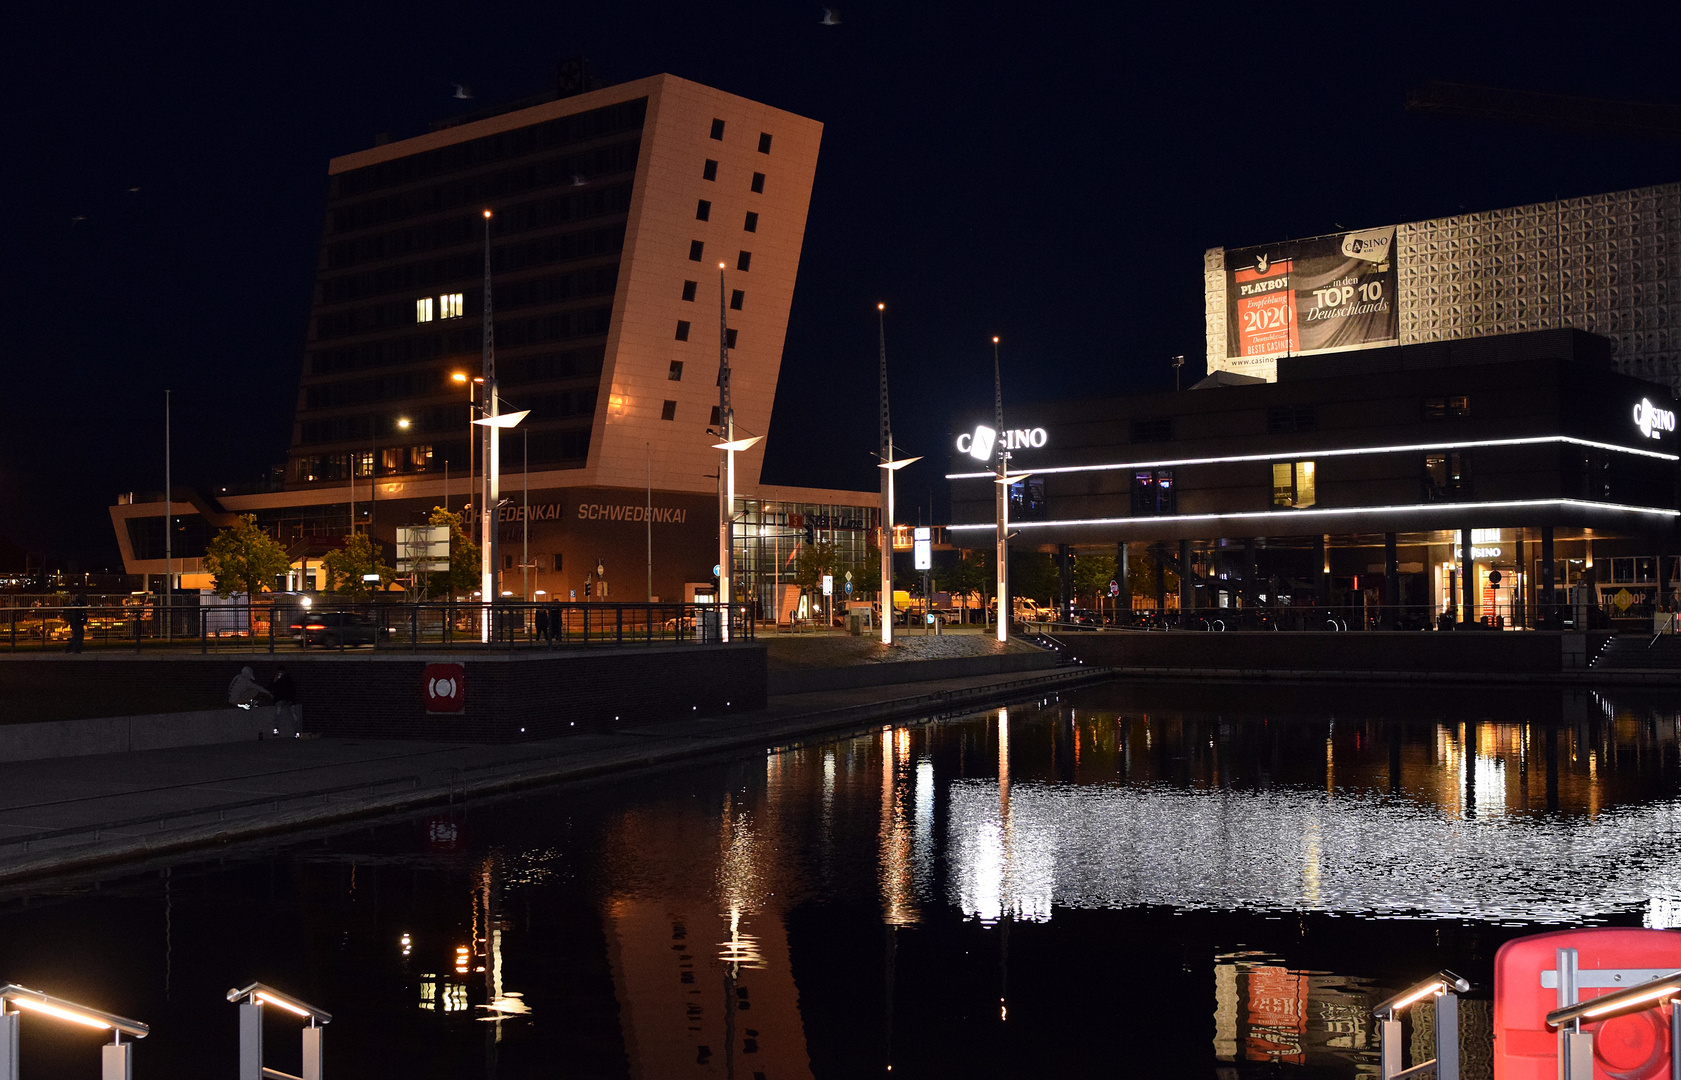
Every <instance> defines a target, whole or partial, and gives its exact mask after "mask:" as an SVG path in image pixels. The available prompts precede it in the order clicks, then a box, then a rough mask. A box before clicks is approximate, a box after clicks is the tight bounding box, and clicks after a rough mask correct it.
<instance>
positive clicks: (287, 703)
mask: <svg viewBox="0 0 1681 1080" xmlns="http://www.w3.org/2000/svg"><path fill="white" fill-rule="evenodd" d="M268 692H269V696H270V697H272V698H274V735H275V737H276V738H279V739H295V738H297V737H298V716H297V712H296V711H295V710H294V709H293V705H294V704H295V703H296V702H297V700H298V687H297V684H296V683H294V682H293V681H292V676H290V675H288V674H287V673H286V669H285V668H283V667H281V668H275V669H274V678H272V679H270V680H269V684H268Z"/></svg>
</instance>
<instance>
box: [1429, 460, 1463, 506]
mask: <svg viewBox="0 0 1681 1080" xmlns="http://www.w3.org/2000/svg"><path fill="white" fill-rule="evenodd" d="M1470 494H1471V455H1470V454H1469V453H1467V452H1465V451H1463V450H1458V451H1452V452H1450V453H1445V454H1426V455H1424V501H1425V502H1455V501H1458V500H1459V499H1462V498H1465V497H1467V496H1469V495H1470Z"/></svg>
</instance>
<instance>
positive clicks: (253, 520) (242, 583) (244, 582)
mask: <svg viewBox="0 0 1681 1080" xmlns="http://www.w3.org/2000/svg"><path fill="white" fill-rule="evenodd" d="M291 565H292V560H291V558H290V557H289V556H288V555H287V554H286V549H285V548H283V547H281V546H280V544H279V542H277V541H276V540H275V539H274V537H272V536H270V535H269V534H268V533H266V532H264V531H263V530H262V529H261V528H260V527H258V525H257V515H255V514H241V515H240V516H239V517H237V518H235V519H234V523H233V524H232V525H230V526H228V527H227V528H225V529H223V530H222V531H221V532H219V533H217V534H216V537H215V539H213V540H211V541H210V544H209V546H207V547H206V548H205V549H204V569H205V570H207V571H209V572H210V578H211V582H212V584H213V585H214V587H215V589H216V595H217V596H232V595H233V594H234V593H244V594H246V596H248V597H251V596H255V595H257V594H258V593H260V592H262V591H264V590H265V589H271V588H273V587H274V579H275V578H276V577H278V576H280V575H281V574H284V573H285V572H286V571H287V570H288V569H290V568H291Z"/></svg>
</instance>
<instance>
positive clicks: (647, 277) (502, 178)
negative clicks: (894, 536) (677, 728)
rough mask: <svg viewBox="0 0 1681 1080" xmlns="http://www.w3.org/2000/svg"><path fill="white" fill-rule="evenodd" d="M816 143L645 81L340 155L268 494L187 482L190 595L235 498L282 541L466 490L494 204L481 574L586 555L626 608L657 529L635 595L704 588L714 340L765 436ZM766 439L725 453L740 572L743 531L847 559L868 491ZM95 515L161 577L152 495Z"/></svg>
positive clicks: (577, 577)
mask: <svg viewBox="0 0 1681 1080" xmlns="http://www.w3.org/2000/svg"><path fill="white" fill-rule="evenodd" d="M821 135H822V125H821V124H819V123H817V122H816V121H813V120H809V119H806V118H804V117H800V116H796V115H794V114H792V113H789V112H785V111H782V110H780V109H775V108H772V107H770V106H768V105H763V104H759V103H757V102H754V101H749V100H747V99H745V98H741V97H737V96H735V95H732V94H727V93H724V92H723V91H720V90H715V89H712V88H710V87H706V86H701V85H699V84H697V83H693V82H689V81H687V80H684V79H679V78H676V77H674V76H671V75H658V76H654V77H652V78H647V79H641V80H638V81H635V82H630V83H625V84H622V85H619V86H613V87H608V88H605V89H599V90H587V91H585V92H582V93H575V94H570V95H568V96H556V97H554V98H553V99H552V100H544V101H542V102H540V103H537V104H529V103H528V104H526V105H525V106H524V107H516V108H511V109H508V110H505V111H500V112H493V113H490V114H486V115H481V116H479V117H477V118H472V119H468V120H465V121H462V122H454V123H451V124H449V125H447V126H439V127H438V128H437V129H436V130H434V131H432V132H430V133H429V134H426V135H421V136H418V137H416V138H410V139H404V140H400V141H395V142H387V143H385V144H383V145H376V146H374V147H371V148H369V149H366V150H362V151H359V152H357V153H353V154H347V155H345V156H343V157H339V158H334V159H333V160H332V161H331V162H330V163H329V165H328V170H327V172H328V185H327V200H326V216H325V221H324V223H323V228H322V238H321V247H320V253H319V256H318V259H317V264H316V271H315V294H314V301H313V305H312V310H311V313H310V324H309V331H308V338H307V343H306V345H305V348H304V354H303V358H302V359H303V374H302V380H301V385H300V388H299V393H298V403H297V414H296V419H295V423H294V427H293V434H292V447H291V450H290V453H289V455H288V458H287V461H286V465H285V474H284V482H283V484H282V488H283V490H279V491H271V492H264V493H253V494H242V495H229V496H226V497H222V498H220V499H216V500H211V499H209V498H206V497H203V496H201V495H200V494H197V493H194V494H192V495H190V496H189V497H190V498H191V500H192V501H191V502H187V499H183V500H182V501H183V502H184V503H186V505H185V506H184V507H178V508H176V509H177V511H178V512H179V511H182V510H184V511H185V512H186V514H187V518H188V519H196V520H184V521H181V522H177V526H176V529H177V532H176V535H177V537H178V538H179V542H178V543H177V549H176V555H177V556H178V557H179V556H182V555H185V556H186V557H187V558H186V560H185V562H184V564H183V566H178V567H177V568H176V569H177V570H182V569H185V570H186V572H187V573H188V575H189V576H188V579H187V580H186V584H187V585H188V586H189V587H191V586H192V585H193V584H195V583H197V582H196V581H195V580H194V579H193V578H192V576H191V575H192V574H193V572H194V571H196V570H197V565H196V558H195V556H197V555H198V554H200V553H202V544H203V539H204V536H205V535H207V534H208V533H209V532H211V531H212V530H213V529H214V527H215V526H216V525H218V524H219V523H220V522H221V520H222V519H225V518H226V517H228V516H231V515H232V514H233V513H236V512H256V513H258V515H259V518H260V520H262V522H263V523H264V524H265V525H266V526H268V527H269V528H271V529H272V530H273V531H275V532H276V533H277V534H278V535H279V536H280V537H281V538H282V540H284V541H286V542H288V543H289V544H291V545H292V546H293V547H294V549H295V554H297V555H298V556H300V558H302V557H307V556H308V555H309V554H310V553H311V550H312V545H313V548H314V549H316V550H315V553H316V554H319V550H321V549H324V548H326V547H330V546H332V545H334V544H335V543H337V542H339V541H340V539H341V538H342V536H343V535H344V534H345V533H346V532H347V531H348V530H349V529H350V528H351V527H353V526H354V527H356V528H366V527H369V526H370V524H371V527H372V528H373V530H374V534H375V536H376V537H377V538H378V539H379V540H381V541H383V542H385V543H387V544H390V543H391V542H392V541H393V540H394V537H395V529H396V527H397V526H399V525H407V524H415V523H419V522H420V521H421V520H423V518H424V516H425V515H426V513H428V512H429V510H430V508H431V507H432V506H434V505H440V506H441V505H450V506H453V507H454V508H456V509H459V508H460V507H461V506H462V505H463V503H466V502H469V501H472V487H471V485H470V480H469V471H470V470H471V469H473V468H475V467H477V468H478V469H480V470H482V468H483V463H482V462H475V461H474V453H473V451H472V450H471V449H470V447H471V446H472V444H473V442H475V441H476V440H474V439H473V438H472V437H471V436H472V435H473V433H475V432H477V431H479V430H481V429H478V428H471V427H470V426H469V421H470V419H471V415H472V414H471V404H470V400H469V399H470V397H471V396H472V395H474V394H475V393H482V388H480V387H478V386H476V384H475V383H474V382H473V379H474V378H476V377H478V376H479V375H480V373H481V353H482V343H483V338H484V312H485V287H484V283H485V260H486V245H487V240H486V227H487V221H488V230H489V236H488V248H489V262H490V274H491V310H492V312H493V320H492V325H493V329H494V356H495V370H496V374H497V378H498V380H499V382H500V388H501V397H502V409H503V411H504V412H507V411H513V410H530V415H529V416H528V417H527V419H526V420H525V422H524V423H523V424H522V425H521V427H520V428H519V429H517V430H513V431H510V432H507V433H505V434H504V435H503V436H502V448H501V462H502V477H503V480H502V491H503V495H504V499H505V501H504V505H503V506H502V507H501V508H500V511H499V519H500V524H501V529H502V534H501V535H502V541H503V545H504V547H503V554H504V558H503V563H504V565H503V567H502V568H501V569H502V571H503V579H502V588H503V589H504V590H508V589H510V587H511V588H512V590H513V591H515V592H517V591H518V590H519V589H521V588H522V587H526V588H528V590H529V591H535V590H536V589H541V590H542V591H543V592H544V594H545V595H546V596H549V597H558V598H562V599H564V598H565V597H566V596H567V595H568V594H571V593H574V592H576V593H577V594H579V595H580V596H581V595H582V589H581V588H580V586H581V585H582V583H583V580H584V578H585V576H586V573H588V574H589V576H592V577H593V576H595V575H594V573H593V572H594V571H595V568H596V567H597V566H598V565H603V566H606V567H607V574H606V577H607V578H608V580H609V581H611V582H612V583H613V588H612V593H611V595H612V597H613V598H615V599H643V598H644V597H645V596H646V594H647V592H648V591H649V589H648V588H647V576H648V573H649V570H648V568H647V567H645V565H644V563H645V562H647V561H649V560H648V559H647V557H646V552H645V548H646V546H647V542H646V536H645V532H646V531H647V528H648V526H649V524H650V519H651V523H652V527H653V530H654V538H653V544H654V547H655V553H654V557H653V559H652V560H651V561H652V563H653V569H652V573H653V575H654V577H655V579H656V580H655V582H654V587H653V589H652V592H653V593H655V594H656V595H659V596H661V597H662V598H664V599H668V600H669V599H677V598H681V597H680V594H681V593H683V592H685V591H686V592H688V593H690V594H692V593H693V592H694V591H695V587H696V586H697V585H704V583H706V582H709V581H710V579H711V567H712V565H713V563H714V562H715V561H716V557H715V553H716V550H717V549H716V522H717V512H716V505H717V504H716V500H717V491H718V489H717V484H718V479H717V473H718V458H719V454H718V452H717V451H716V450H715V449H713V446H714V444H716V443H717V442H718V438H717V437H716V436H715V435H713V434H711V433H709V431H708V429H709V428H712V427H715V425H717V424H718V419H719V417H718V401H719V395H718V373H719V351H720V339H721V337H722V338H723V339H724V340H725V341H727V343H728V346H729V355H730V366H731V372H732V380H731V382H732V406H733V410H734V415H735V430H736V433H737V435H738V437H743V436H750V435H764V434H765V433H766V432H767V431H768V429H769V427H770V413H771V406H772V403H773V401H774V399H775V395H776V381H777V374H778V371H779V369H780V365H781V360H782V350H783V341H784V337H785V334H786V331H787V325H788V312H789V307H790V304H791V301H792V298H793V291H794V281H795V277H796V275H797V272H798V269H799V260H800V249H801V245H802V242H803V239H804V232H805V220H806V213H807V207H808V204H809V201H810V196H811V187H812V180H813V176H814V174H815V171H816V167H817V153H818V145H819V142H820V139H821ZM486 211H488V212H489V215H490V216H489V217H488V218H487V217H486V216H485V215H486ZM720 264H722V268H720ZM764 451H765V444H764V443H763V442H760V443H758V444H757V445H755V446H754V447H753V448H752V449H750V450H748V451H746V452H745V453H743V454H741V455H738V458H737V490H738V494H739V495H740V496H741V498H740V500H739V502H738V507H737V510H738V515H739V519H740V521H739V524H738V532H739V534H740V535H742V536H743V537H746V536H748V535H751V537H752V540H751V542H747V541H745V540H744V542H743V544H742V545H741V548H742V554H741V555H739V556H738V558H739V559H741V560H743V561H744V562H745V563H746V564H747V565H746V567H745V569H746V570H747V571H748V574H747V581H748V585H749V588H750V589H753V590H757V589H758V588H759V587H760V586H761V585H763V586H764V587H765V588H767V589H768V588H769V587H770V585H774V584H775V581H776V580H777V579H776V578H775V577H774V576H773V577H772V578H771V580H770V582H769V584H766V583H764V582H761V581H759V580H758V579H756V578H754V577H753V574H754V573H755V572H757V563H758V558H757V548H758V546H759V545H760V543H761V541H765V540H769V541H771V542H772V543H773V546H774V547H776V548H779V549H781V550H783V551H784V553H786V552H787V551H791V550H792V547H793V543H794V542H795V541H796V540H798V539H800V538H803V537H804V535H805V534H806V532H807V528H806V527H807V526H808V525H810V524H812V523H820V525H819V527H820V528H821V529H822V531H823V532H824V534H825V536H824V538H825V539H829V538H831V536H832V538H833V539H834V540H836V541H837V542H838V543H839V544H840V545H841V546H842V547H843V548H845V549H849V550H850V549H856V550H857V551H858V561H859V562H862V561H863V554H862V552H863V549H864V546H865V543H866V540H867V537H868V535H869V534H868V530H869V529H870V528H872V527H873V526H874V525H875V524H876V523H875V521H874V519H873V518H872V517H871V515H870V513H869V511H868V510H867V509H864V508H865V507H868V506H869V505H870V503H871V502H872V501H873V500H872V498H871V497H870V496H869V495H868V494H864V493H857V492H835V491H819V490H806V489H782V488H768V487H765V486H764V485H761V484H759V483H758V479H759V475H760V469H761V465H762V461H763V455H764ZM526 491H529V498H528V499H527V498H526V496H525V495H523V494H522V493H523V492H526ZM527 503H529V505H527ZM113 515H114V518H115V519H116V525H117V535H118V540H119V543H120V544H122V545H123V549H124V550H123V554H124V557H125V562H126V563H127V565H128V568H129V570H130V572H147V573H162V572H164V564H163V561H162V554H163V553H162V551H161V540H162V517H161V515H162V506H161V505H159V504H158V503H157V502H155V501H152V500H144V501H130V502H129V503H126V504H123V505H119V506H118V507H115V508H113ZM527 520H529V524H530V530H529V536H530V541H529V544H530V546H529V547H526V548H524V549H523V552H522V548H521V547H520V544H521V543H522V542H523V541H524V540H525V538H526V536H527V531H526V529H525V525H526V522H527ZM841 533H845V535H840V534H841ZM774 561H775V559H774V557H773V556H772V555H771V553H769V552H768V551H767V555H766V558H765V560H764V563H765V566H766V568H767V569H768V567H769V566H770V564H772V563H773V562H774ZM631 563H633V564H634V565H628V564H631ZM301 569H302V564H301V561H300V570H301ZM509 571H513V574H512V576H511V577H510V576H509ZM522 571H523V573H522ZM532 581H536V582H537V585H536V586H535V587H534V588H533V587H532V586H531V582H532ZM522 582H523V586H522ZM760 599H765V600H766V604H767V606H768V604H769V600H768V598H765V597H761V598H760Z"/></svg>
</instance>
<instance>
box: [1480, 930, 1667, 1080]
mask: <svg viewBox="0 0 1681 1080" xmlns="http://www.w3.org/2000/svg"><path fill="white" fill-rule="evenodd" d="M1560 949H1575V950H1576V992H1577V1000H1578V1001H1592V1000H1593V999H1594V998H1596V997H1600V996H1602V995H1604V994H1609V993H1611V992H1613V991H1615V990H1622V989H1626V988H1627V987H1630V986H1638V985H1639V984H1640V983H1643V982H1646V981H1648V980H1650V979H1655V978H1659V977H1661V976H1664V975H1668V974H1670V973H1671V972H1675V971H1681V932H1678V931H1675V930H1640V929H1635V928H1632V927H1600V928H1596V929H1591V930H1561V931H1559V932H1557V933H1552V934H1536V935H1535V936H1533V937H1526V938H1518V939H1517V940H1516V941H1508V942H1507V943H1506V944H1504V945H1502V946H1501V947H1500V951H1499V952H1498V953H1496V954H1495V957H1494V1080H1558V1032H1557V1031H1554V1030H1552V1029H1550V1028H1548V1027H1547V1014H1548V1013H1549V1012H1551V1011H1553V1010H1554V1009H1557V1008H1559V1005H1560V1002H1559V996H1558V950H1560ZM1582 1030H1583V1031H1591V1032H1593V1033H1594V1039H1593V1058H1594V1069H1593V1075H1594V1080H1648V1078H1654V1077H1667V1076H1668V1075H1669V1052H1670V1047H1669V1008H1668V1006H1662V1007H1660V1008H1654V1009H1647V1010H1645V1011H1644V1012H1639V1013H1632V1014H1630V1015H1627V1016H1618V1017H1614V1018H1612V1019H1610V1020H1607V1021H1604V1022H1602V1023H1598V1024H1583V1025H1582ZM1578 1080H1581V1078H1578Z"/></svg>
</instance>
